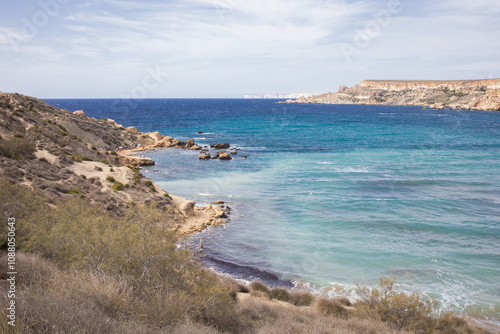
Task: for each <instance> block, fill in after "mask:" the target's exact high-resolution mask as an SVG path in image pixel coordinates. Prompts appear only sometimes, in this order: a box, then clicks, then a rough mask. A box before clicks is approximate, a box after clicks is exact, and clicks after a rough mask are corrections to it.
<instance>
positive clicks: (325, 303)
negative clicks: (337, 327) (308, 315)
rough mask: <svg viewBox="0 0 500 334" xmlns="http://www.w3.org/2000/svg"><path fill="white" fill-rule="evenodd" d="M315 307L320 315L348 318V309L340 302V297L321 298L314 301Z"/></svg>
mask: <svg viewBox="0 0 500 334" xmlns="http://www.w3.org/2000/svg"><path fill="white" fill-rule="evenodd" d="M315 306H316V309H317V310H318V312H319V313H320V314H322V315H326V316H334V317H337V318H342V319H347V318H349V311H348V310H347V309H346V308H345V306H344V305H343V304H342V302H341V300H340V299H326V298H321V299H318V301H316V305H315Z"/></svg>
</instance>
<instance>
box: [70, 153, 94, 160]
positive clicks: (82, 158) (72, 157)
mask: <svg viewBox="0 0 500 334" xmlns="http://www.w3.org/2000/svg"><path fill="white" fill-rule="evenodd" d="M71 159H73V160H76V161H80V162H82V161H92V159H90V158H88V157H86V156H78V155H74V154H73V155H72V156H71Z"/></svg>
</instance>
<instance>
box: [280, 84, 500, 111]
mask: <svg viewBox="0 0 500 334" xmlns="http://www.w3.org/2000/svg"><path fill="white" fill-rule="evenodd" d="M285 103H309V104H381V105H412V106H423V107H429V108H432V109H444V108H450V109H457V110H459V109H464V110H494V111H500V79H485V80H363V81H361V83H360V84H357V85H354V86H353V87H345V86H340V87H339V89H338V91H337V92H336V93H331V92H329V93H326V94H317V95H313V96H310V97H299V98H297V99H295V100H287V101H286V102H285Z"/></svg>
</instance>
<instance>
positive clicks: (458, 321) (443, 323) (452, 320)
mask: <svg viewBox="0 0 500 334" xmlns="http://www.w3.org/2000/svg"><path fill="white" fill-rule="evenodd" d="M435 333H446V334H486V333H489V332H488V331H487V330H485V329H483V328H479V327H473V326H471V325H469V324H468V323H467V322H466V321H465V320H464V319H463V318H460V317H457V316H455V315H453V314H451V313H444V314H442V315H441V316H440V317H439V318H438V319H437V324H436V327H435Z"/></svg>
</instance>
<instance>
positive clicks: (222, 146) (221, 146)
mask: <svg viewBox="0 0 500 334" xmlns="http://www.w3.org/2000/svg"><path fill="white" fill-rule="evenodd" d="M230 146H231V145H229V144H228V143H215V144H213V145H210V147H211V148H215V149H216V150H225V149H228V148H229V147H230Z"/></svg>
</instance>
